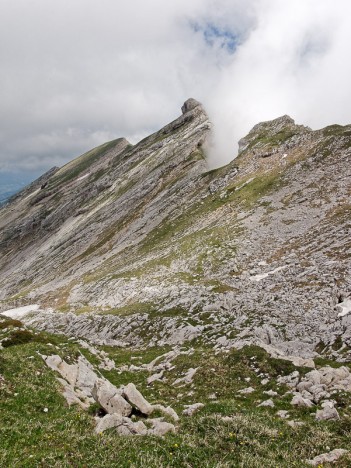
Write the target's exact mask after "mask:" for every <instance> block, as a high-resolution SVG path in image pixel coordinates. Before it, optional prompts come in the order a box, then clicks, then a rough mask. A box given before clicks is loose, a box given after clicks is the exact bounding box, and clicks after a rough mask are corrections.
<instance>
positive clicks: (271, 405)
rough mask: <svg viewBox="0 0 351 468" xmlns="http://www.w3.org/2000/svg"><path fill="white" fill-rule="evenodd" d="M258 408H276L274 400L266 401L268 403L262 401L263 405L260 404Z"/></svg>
mask: <svg viewBox="0 0 351 468" xmlns="http://www.w3.org/2000/svg"><path fill="white" fill-rule="evenodd" d="M258 406H269V407H270V408H274V402H273V400H270V399H269V400H266V401H262V403H260V404H259V405H258Z"/></svg>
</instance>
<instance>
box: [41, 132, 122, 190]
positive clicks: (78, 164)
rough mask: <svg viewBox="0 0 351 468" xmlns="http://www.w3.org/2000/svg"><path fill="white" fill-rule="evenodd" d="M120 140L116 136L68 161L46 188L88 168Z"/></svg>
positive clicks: (66, 180) (61, 182)
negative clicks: (114, 138) (115, 138)
mask: <svg viewBox="0 0 351 468" xmlns="http://www.w3.org/2000/svg"><path fill="white" fill-rule="evenodd" d="M120 140H121V139H120V138H118V139H117V140H112V141H109V142H107V143H104V144H103V145H101V146H98V147H96V148H94V149H92V150H90V151H88V152H87V153H84V154H83V155H82V156H79V157H78V158H76V159H74V160H73V161H71V162H69V163H68V164H66V165H65V166H63V167H62V168H61V169H60V170H59V171H58V172H56V174H55V175H54V176H53V177H52V178H51V179H50V181H49V184H48V188H52V187H56V186H58V185H60V184H64V183H67V182H69V181H71V180H72V179H74V178H76V177H77V176H78V175H79V174H80V173H81V172H83V171H85V170H86V169H88V168H89V167H90V166H91V165H92V164H93V163H94V162H95V161H97V160H98V159H99V158H101V157H102V156H103V155H104V154H106V153H107V151H109V150H110V149H112V148H114V146H116V144H117V143H118V142H119V141H120Z"/></svg>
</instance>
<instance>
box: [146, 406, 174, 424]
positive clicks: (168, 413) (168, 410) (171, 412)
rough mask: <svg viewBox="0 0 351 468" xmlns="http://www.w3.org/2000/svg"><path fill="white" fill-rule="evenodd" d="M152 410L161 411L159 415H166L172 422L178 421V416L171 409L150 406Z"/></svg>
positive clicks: (168, 407)
mask: <svg viewBox="0 0 351 468" xmlns="http://www.w3.org/2000/svg"><path fill="white" fill-rule="evenodd" d="M152 408H153V410H154V411H155V410H157V411H161V413H163V414H166V415H167V416H170V417H171V418H172V419H173V420H174V421H179V416H178V414H177V413H176V412H175V411H174V409H173V408H171V407H170V406H167V407H166V406H163V405H159V404H157V405H152Z"/></svg>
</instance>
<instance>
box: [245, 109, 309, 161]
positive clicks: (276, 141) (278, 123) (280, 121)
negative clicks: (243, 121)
mask: <svg viewBox="0 0 351 468" xmlns="http://www.w3.org/2000/svg"><path fill="white" fill-rule="evenodd" d="M310 132H311V129H310V128H309V127H305V126H303V125H296V124H295V121H294V120H293V119H292V118H291V117H289V116H288V115H283V116H281V117H278V118H277V119H274V120H269V121H266V122H260V123H258V124H257V125H255V126H254V127H253V128H252V130H250V132H249V133H248V134H247V135H246V136H245V137H244V138H242V139H241V140H240V141H239V153H242V152H243V151H245V150H247V149H252V150H256V151H257V150H258V151H262V150H264V151H266V152H267V151H268V152H269V151H272V150H274V152H275V151H276V150H277V148H278V147H279V146H281V145H283V144H285V143H286V142H287V141H288V140H290V139H291V138H292V137H295V138H294V141H295V140H296V141H297V138H296V135H306V134H308V133H310Z"/></svg>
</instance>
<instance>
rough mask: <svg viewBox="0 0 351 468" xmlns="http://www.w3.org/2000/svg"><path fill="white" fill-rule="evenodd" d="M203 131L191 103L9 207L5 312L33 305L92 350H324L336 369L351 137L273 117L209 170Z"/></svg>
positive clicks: (345, 337)
mask: <svg viewBox="0 0 351 468" xmlns="http://www.w3.org/2000/svg"><path fill="white" fill-rule="evenodd" d="M210 129H211V124H210V121H209V119H208V116H207V114H206V112H205V110H204V109H203V107H202V106H201V105H200V104H199V103H198V102H197V101H195V100H193V99H190V100H188V101H186V103H185V105H184V106H183V107H182V115H181V116H180V117H179V118H178V119H176V120H175V121H173V122H172V123H170V124H168V125H166V126H165V127H163V129H161V130H160V131H158V132H156V133H154V134H153V135H151V136H149V137H147V138H146V139H144V140H142V141H141V142H139V143H138V144H136V145H133V146H132V145H130V144H129V143H128V142H127V141H126V140H123V139H118V140H114V142H110V143H107V144H105V145H102V146H101V147H98V148H95V149H94V150H92V151H91V152H88V153H86V154H85V155H83V156H82V157H80V159H79V158H78V159H77V160H74V161H73V162H71V163H68V165H66V166H64V167H63V168H61V169H60V170H58V171H56V172H55V173H54V174H53V175H52V176H51V177H49V178H48V181H47V185H45V187H44V188H40V189H38V188H37V189H36V191H37V193H36V194H35V195H33V193H32V194H31V195H27V201H24V200H23V198H21V197H19V199H17V201H16V200H15V201H14V202H13V203H12V204H10V205H9V206H8V207H5V208H3V209H2V211H0V227H1V231H2V239H1V240H0V242H1V244H0V245H1V250H2V252H3V257H2V260H1V264H0V267H1V275H2V276H1V282H2V290H1V299H2V305H1V307H2V309H3V310H4V308H6V307H8V306H9V304H17V303H20V304H28V303H32V302H33V301H34V302H38V303H40V304H41V306H42V308H44V309H45V308H47V307H51V308H53V309H54V310H55V311H54V312H50V311H48V312H44V311H43V312H41V313H38V314H35V315H33V316H32V317H31V318H29V317H28V320H29V321H30V323H31V324H33V325H35V326H37V327H38V328H43V329H48V330H50V331H55V330H61V331H64V332H65V333H67V334H69V335H71V336H73V335H74V334H78V335H80V336H84V337H85V338H89V339H92V340H94V339H95V340H97V341H98V342H104V340H105V341H106V340H107V341H108V342H110V343H117V342H119V343H121V342H123V343H124V344H125V345H126V344H128V343H129V344H133V345H134V346H138V345H141V344H145V343H146V342H148V343H150V345H151V344H160V343H182V342H184V340H190V339H193V338H195V337H201V339H203V340H205V341H206V342H208V343H210V344H212V345H213V346H215V347H220V348H228V347H229V348H230V347H232V346H242V345H244V344H245V343H255V344H260V345H263V346H266V347H267V346H270V347H271V348H272V352H277V353H282V354H285V355H293V356H299V357H301V358H310V357H313V356H315V355H316V353H317V351H316V349H317V348H318V346H319V348H320V347H321V345H320V343H321V342H322V343H323V344H324V348H323V349H325V352H327V353H331V354H333V353H334V354H335V355H338V357H339V358H341V357H342V358H343V359H346V358H347V356H348V351H347V352H346V354H345V353H344V354H343V356H340V355H339V354H338V353H336V351H335V350H333V349H332V346H333V343H335V341H336V340H338V339H339V340H341V342H342V346H344V347H345V346H346V347H348V346H349V344H351V341H350V334H349V326H348V321H349V317H348V314H345V316H343V317H341V318H340V317H338V313H337V310H338V309H335V308H336V307H337V305H338V302H339V299H338V298H339V297H342V298H345V300H346V299H347V298H348V297H349V295H350V280H349V276H348V275H346V274H345V271H347V270H348V269H349V268H350V266H349V263H348V260H347V258H348V255H349V254H348V252H349V249H350V245H349V240H348V233H349V229H350V227H349V222H348V218H347V217H348V213H349V202H348V200H349V195H350V186H349V183H348V181H349V178H348V177H349V161H350V146H351V143H350V141H351V127H350V126H346V127H341V126H330V127H326V128H325V129H321V130H317V131H313V130H311V129H310V128H308V127H304V126H301V125H296V124H295V122H294V121H293V120H292V119H291V118H290V117H288V116H282V117H279V118H277V119H275V120H273V121H269V122H263V123H260V124H257V125H256V126H255V127H253V129H252V130H251V131H250V132H249V134H248V135H247V136H246V137H244V138H243V139H242V140H240V142H239V156H238V157H237V158H236V159H234V160H233V161H232V162H230V163H229V164H227V165H226V166H224V167H221V168H218V169H215V170H211V171H210V170H209V169H208V167H207V165H206V156H205V153H206V141H207V140H208V137H209V135H210ZM87 160H89V164H86V161H87ZM82 161H83V162H82ZM82 164H83V165H82ZM77 165H78V170H77ZM327 174H328V176H327ZM326 184H329V185H328V186H327V185H326ZM321 187H324V189H325V190H324V193H323V191H322V190H321ZM28 197H29V198H30V202H28ZM16 204H17V205H16ZM50 204H51V205H50ZM14 206H16V207H15V208H14ZM28 207H29V212H28ZM12 209H14V210H15V211H16V210H17V215H18V216H17V219H18V221H16V220H15V217H14V216H13V212H11V210H12ZM9 210H10V213H11V214H12V220H11V218H9ZM23 213H26V215H25V219H24V222H23V219H22V215H23ZM9 219H10V221H9ZM16 223H17V224H16ZM318 238H319V239H320V247H321V249H320V251H315V249H314V248H313V245H314V244H313V243H314V239H318ZM328 239H331V240H330V242H329V241H328ZM328 242H329V243H330V244H333V243H334V244H335V246H334V247H333V248H334V251H333V248H332V247H330V246H328ZM306 243H307V244H306ZM305 244H306V245H307V246H311V247H310V250H311V252H308V253H306V252H305V250H306V249H305V248H306V245H305ZM337 246H338V249H339V251H335V249H336V248H337ZM14 249H15V250H16V249H17V250H16V253H15V254H14V253H13V251H14ZM304 249H305V250H304ZM340 252H343V255H344V258H340ZM328 262H329V263H328ZM330 262H331V263H330ZM333 262H334V263H333ZM313 275H315V276H316V278H320V279H316V280H315V284H314V280H311V278H313V277H314V276H313ZM297 278H301V280H298V279H297ZM319 283H320V284H319ZM262 285H264V286H263V287H262ZM340 302H341V303H343V300H341V301H340ZM323 304H324V305H323ZM282 311H283V312H282ZM87 314H88V315H87ZM97 324H98V325H97ZM104 324H105V326H104ZM334 347H335V346H334ZM319 348H318V349H319ZM343 349H345V348H343ZM274 350H275V351H274Z"/></svg>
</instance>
